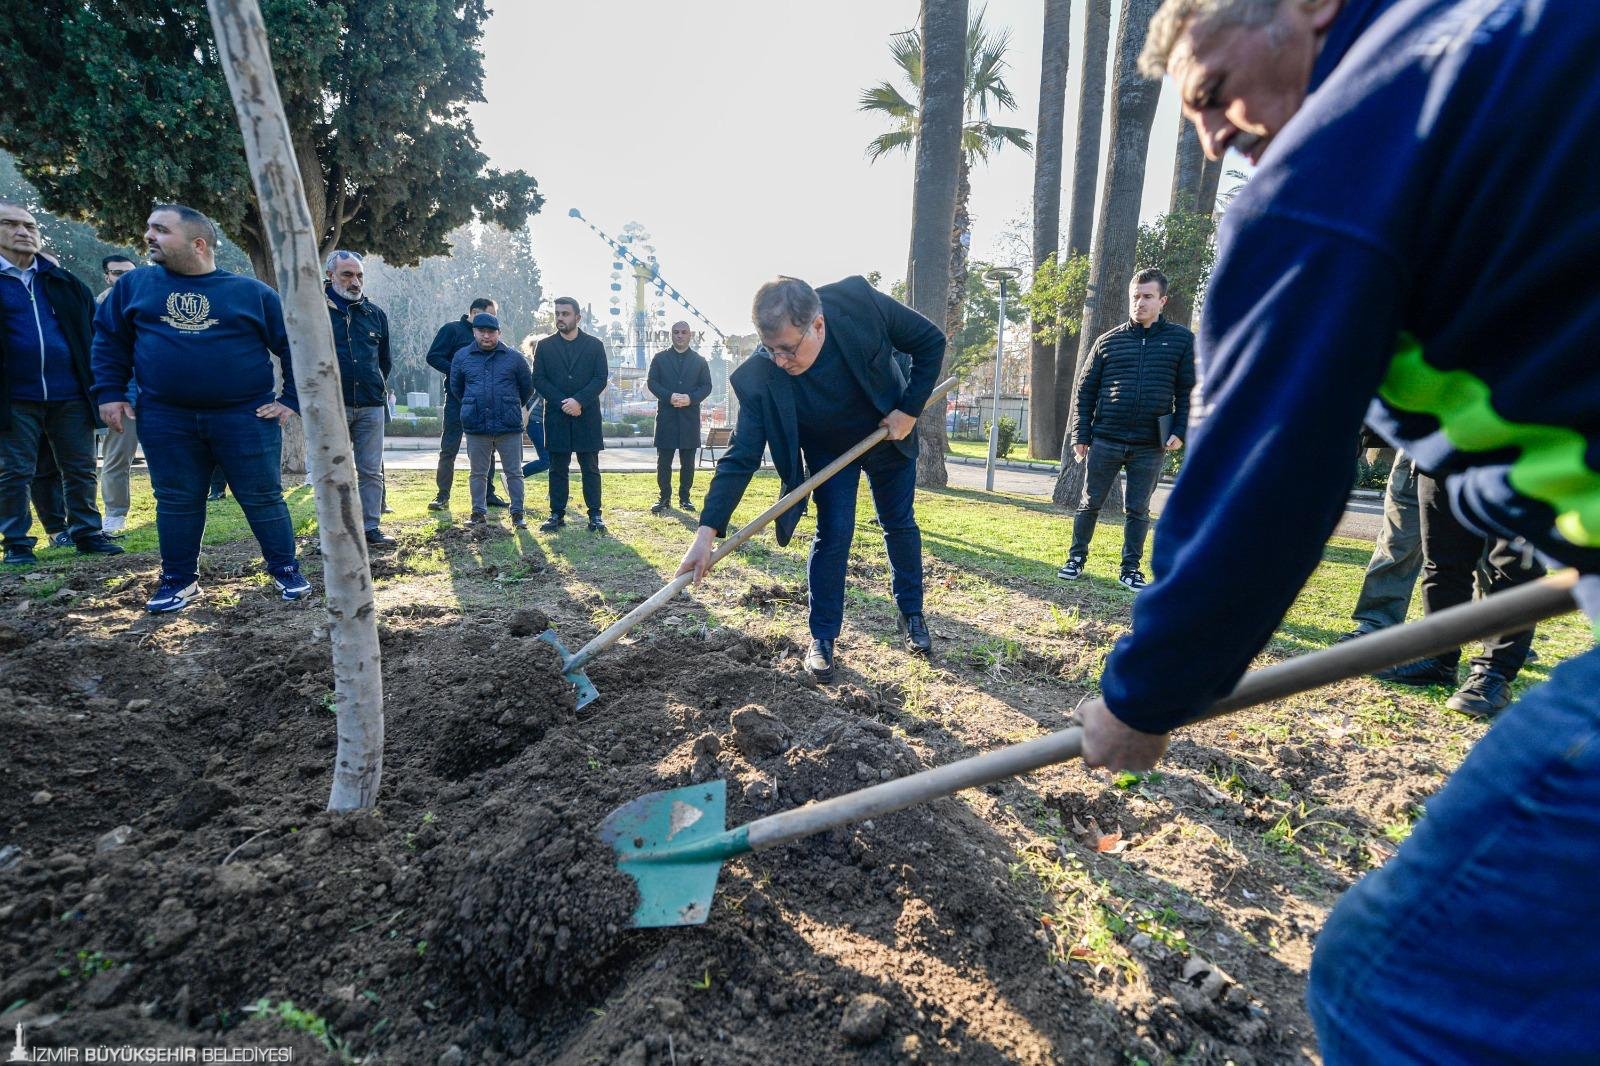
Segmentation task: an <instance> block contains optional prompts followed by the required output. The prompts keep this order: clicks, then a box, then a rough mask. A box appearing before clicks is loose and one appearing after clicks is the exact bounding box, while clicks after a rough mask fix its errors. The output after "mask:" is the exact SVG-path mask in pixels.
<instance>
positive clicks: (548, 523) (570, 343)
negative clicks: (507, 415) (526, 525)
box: [533, 296, 611, 533]
mask: <svg viewBox="0 0 1600 1066" xmlns="http://www.w3.org/2000/svg"><path fill="white" fill-rule="evenodd" d="M555 309H556V331H555V332H554V333H552V334H551V335H550V336H548V337H545V338H544V339H542V340H541V341H539V346H538V349H537V350H536V354H535V357H534V362H533V387H534V388H535V389H537V390H538V391H539V395H540V396H543V397H544V398H545V422H544V434H545V447H546V448H547V449H548V450H549V452H550V517H549V518H547V519H545V521H544V523H543V524H542V525H541V526H540V527H539V528H540V530H542V531H543V532H545V533H554V532H555V531H556V530H558V529H560V528H561V527H562V526H564V525H566V524H567V519H566V514H567V492H568V489H567V471H568V469H569V468H570V466H571V463H572V456H573V453H577V456H578V469H579V470H581V471H582V472H583V503H584V506H585V507H587V508H588V509H589V532H590V533H604V532H605V531H606V524H605V522H604V521H602V520H601V518H600V449H602V448H604V447H605V446H606V441H605V435H604V432H603V430H602V429H601V426H600V394H601V393H602V392H604V391H605V387H606V379H607V378H608V377H609V376H610V373H611V369H610V367H608V366H607V365H606V346H605V345H604V344H601V343H600V338H598V337H592V336H590V335H589V334H587V333H585V332H583V330H581V329H579V328H578V318H579V315H578V301H577V300H574V299H573V298H572V297H570V296H561V297H558V298H557V299H556V302H555Z"/></svg>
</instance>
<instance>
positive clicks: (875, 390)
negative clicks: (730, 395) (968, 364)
mask: <svg viewBox="0 0 1600 1066" xmlns="http://www.w3.org/2000/svg"><path fill="white" fill-rule="evenodd" d="M817 295H818V296H819V297H820V298H821V300H822V316H823V319H824V321H825V322H826V323H827V331H828V338H829V339H830V340H833V341H836V342H837V343H838V346H839V351H840V352H841V353H843V355H844V361H845V364H846V365H847V366H849V367H850V369H851V371H852V372H853V373H854V374H855V375H856V379H857V380H858V381H860V382H861V386H862V388H863V389H865V390H866V393H867V395H868V396H869V397H871V399H872V403H873V406H875V407H876V408H877V409H878V410H879V412H881V413H882V414H885V415H887V414H888V413H889V412H890V411H904V412H905V413H906V414H908V415H920V414H922V408H923V407H924V406H925V405H926V404H927V402H928V395H929V394H930V393H932V392H933V387H934V386H935V385H936V384H938V380H939V371H940V369H941V368H942V367H943V365H944V348H945V338H944V331H943V330H942V329H940V328H939V327H938V326H936V325H934V324H933V323H932V322H930V321H928V320H927V319H926V318H924V317H922V316H921V315H919V314H917V312H915V311H913V310H912V309H911V308H909V307H907V306H905V305H904V304H902V303H900V302H899V301H897V300H894V299H891V298H890V297H888V296H885V295H884V294H883V293H881V292H878V291H877V290H876V289H874V288H873V287H872V286H871V285H870V284H868V283H867V280H866V279H865V278H861V277H850V278H845V279H844V280H843V281H839V282H835V283H834V284H832V285H824V286H822V287H821V288H819V289H818V290H817ZM902 354H903V355H904V356H909V357H910V363H911V369H910V372H909V374H908V373H907V371H906V368H905V366H904V365H903V363H902V359H901V356H902ZM728 383H729V384H730V385H732V386H733V391H734V393H735V394H736V395H737V396H738V397H739V422H738V424H737V426H736V427H735V428H734V433H733V443H732V445H731V446H730V447H729V448H728V451H727V453H726V454H724V455H723V457H722V458H721V459H720V460H719V461H718V463H717V473H716V476H715V477H713V478H712V479H711V488H710V490H709V491H708V492H707V493H706V499H705V503H704V505H703V506H702V508H701V511H700V524H701V525H705V526H710V527H712V528H713V529H715V530H716V531H717V535H718V536H724V535H726V534H727V531H728V519H729V518H730V517H731V516H732V514H733V509H734V508H735V507H737V506H738V505H739V499H740V497H742V496H743V495H744V490H745V487H746V486H747V485H748V484H749V483H750V478H751V475H753V474H754V473H755V472H756V471H757V470H759V469H760V468H761V457H762V454H763V453H764V452H765V451H766V450H767V448H768V447H769V446H770V447H771V449H772V462H773V465H774V466H776V467H777V470H778V477H779V478H780V479H781V480H782V482H783V491H784V492H788V491H789V490H790V489H792V488H794V487H795V486H797V485H799V484H800V483H801V482H803V481H804V480H805V470H804V465H803V463H802V461H801V456H800V428H799V425H798V423H797V422H796V419H795V406H794V383H793V381H792V380H791V379H790V376H789V374H788V372H787V371H785V370H783V369H782V368H781V367H779V366H778V364H776V363H774V362H773V361H772V359H771V357H770V356H768V355H767V354H766V351H765V349H760V350H758V351H757V353H756V354H755V355H754V356H752V357H751V358H749V359H747V360H745V362H744V365H743V366H741V367H739V369H738V370H735V371H734V372H733V375H732V377H730V378H729V379H728ZM840 443H841V445H843V446H844V447H849V446H850V445H852V444H854V443H856V442H855V441H841V442H840ZM895 447H897V448H899V449H900V450H901V452H903V453H904V454H905V455H906V456H907V457H908V458H915V457H916V454H917V434H916V432H915V431H913V432H911V433H909V434H907V435H906V437H905V438H904V439H902V440H899V441H896V442H895ZM804 513H805V504H804V503H802V504H801V505H800V506H798V507H791V508H790V509H789V510H788V511H785V512H784V513H783V514H782V515H779V516H778V519H777V521H776V522H775V523H774V525H775V526H776V532H777V538H778V543H779V544H780V545H783V544H787V543H789V538H790V537H792V536H793V535H794V529H795V526H796V525H798V524H799V522H800V516H801V515H802V514H804Z"/></svg>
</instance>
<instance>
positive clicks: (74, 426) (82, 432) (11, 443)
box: [0, 400, 100, 549]
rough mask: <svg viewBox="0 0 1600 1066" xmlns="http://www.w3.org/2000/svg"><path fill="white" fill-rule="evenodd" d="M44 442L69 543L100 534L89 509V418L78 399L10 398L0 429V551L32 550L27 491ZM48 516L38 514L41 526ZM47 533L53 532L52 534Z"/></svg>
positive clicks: (91, 475) (95, 512)
mask: <svg viewBox="0 0 1600 1066" xmlns="http://www.w3.org/2000/svg"><path fill="white" fill-rule="evenodd" d="M42 443H48V444H49V446H50V451H51V452H52V453H53V455H54V456H55V464H56V468H57V471H58V473H59V477H58V478H57V481H58V482H59V483H60V485H61V492H62V502H63V505H64V509H65V511H66V518H67V521H66V529H67V532H68V533H70V534H72V538H73V539H74V540H82V539H83V538H84V537H87V536H92V535H93V534H95V533H98V532H100V512H99V511H98V510H96V509H95V468H96V462H95V457H94V419H93V418H92V417H91V416H90V414H89V405H88V404H87V403H85V402H84V401H83V400H46V401H33V400H16V401H13V402H12V404H11V428H10V429H5V430H0V540H3V541H4V544H5V546H6V547H8V548H11V547H17V548H30V549H31V548H32V547H33V545H34V543H35V538H34V537H32V536H30V535H29V534H28V527H29V526H30V525H31V524H32V518H31V513H30V510H29V506H28V505H29V498H30V492H31V490H32V488H33V483H34V479H35V478H36V477H37V476H38V472H39V448H40V445H41V444H42ZM52 517H53V516H47V515H42V516H41V518H42V519H44V520H45V521H46V522H47V523H48V522H49V519H50V518H52ZM52 532H53V531H52Z"/></svg>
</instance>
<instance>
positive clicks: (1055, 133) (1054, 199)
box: [1028, 0, 1072, 459]
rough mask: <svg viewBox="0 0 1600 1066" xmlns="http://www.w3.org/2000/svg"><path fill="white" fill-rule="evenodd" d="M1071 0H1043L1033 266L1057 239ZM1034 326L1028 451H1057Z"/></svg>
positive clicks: (1047, 359)
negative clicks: (1042, 43)
mask: <svg viewBox="0 0 1600 1066" xmlns="http://www.w3.org/2000/svg"><path fill="white" fill-rule="evenodd" d="M1071 16H1072V0H1044V33H1043V35H1042V36H1043V40H1044V45H1043V51H1042V54H1041V59H1040V64H1039V150H1038V151H1037V152H1036V153H1035V154H1034V157H1033V266H1034V269H1035V270H1037V269H1038V268H1039V267H1040V266H1041V265H1042V264H1043V263H1044V262H1045V261H1046V260H1048V259H1049V258H1050V257H1051V256H1053V255H1055V254H1056V252H1057V250H1058V248H1057V245H1058V244H1059V243H1060V239H1061V151H1062V140H1063V137H1064V132H1065V127H1066V111H1067V45H1068V31H1069V25H1070V22H1071ZM1041 325H1042V324H1041V323H1037V322H1036V323H1034V326H1033V353H1032V359H1031V360H1030V363H1029V375H1028V377H1029V385H1028V387H1029V389H1030V390H1031V392H1032V397H1033V398H1032V402H1030V403H1029V404H1028V422H1029V425H1028V454H1029V455H1031V456H1032V457H1033V458H1035V459H1054V458H1056V457H1057V456H1058V455H1060V454H1061V453H1060V451H1059V448H1060V445H1061V430H1060V427H1059V425H1058V423H1057V421H1056V405H1055V396H1056V345H1055V344H1051V343H1048V342H1046V340H1045V339H1044V337H1043V336H1042V333H1043V329H1042V328H1041Z"/></svg>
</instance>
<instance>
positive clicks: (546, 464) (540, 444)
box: [490, 418, 550, 477]
mask: <svg viewBox="0 0 1600 1066" xmlns="http://www.w3.org/2000/svg"><path fill="white" fill-rule="evenodd" d="M528 439H529V440H531V441H533V454H534V455H537V456H538V458H537V459H529V460H528V461H527V462H525V463H523V464H522V476H523V477H532V476H533V475H535V474H542V473H544V472H545V471H546V470H549V469H550V453H549V452H547V451H545V450H544V420H543V419H540V418H530V419H528ZM490 473H491V474H492V473H493V470H491V471H490Z"/></svg>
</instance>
